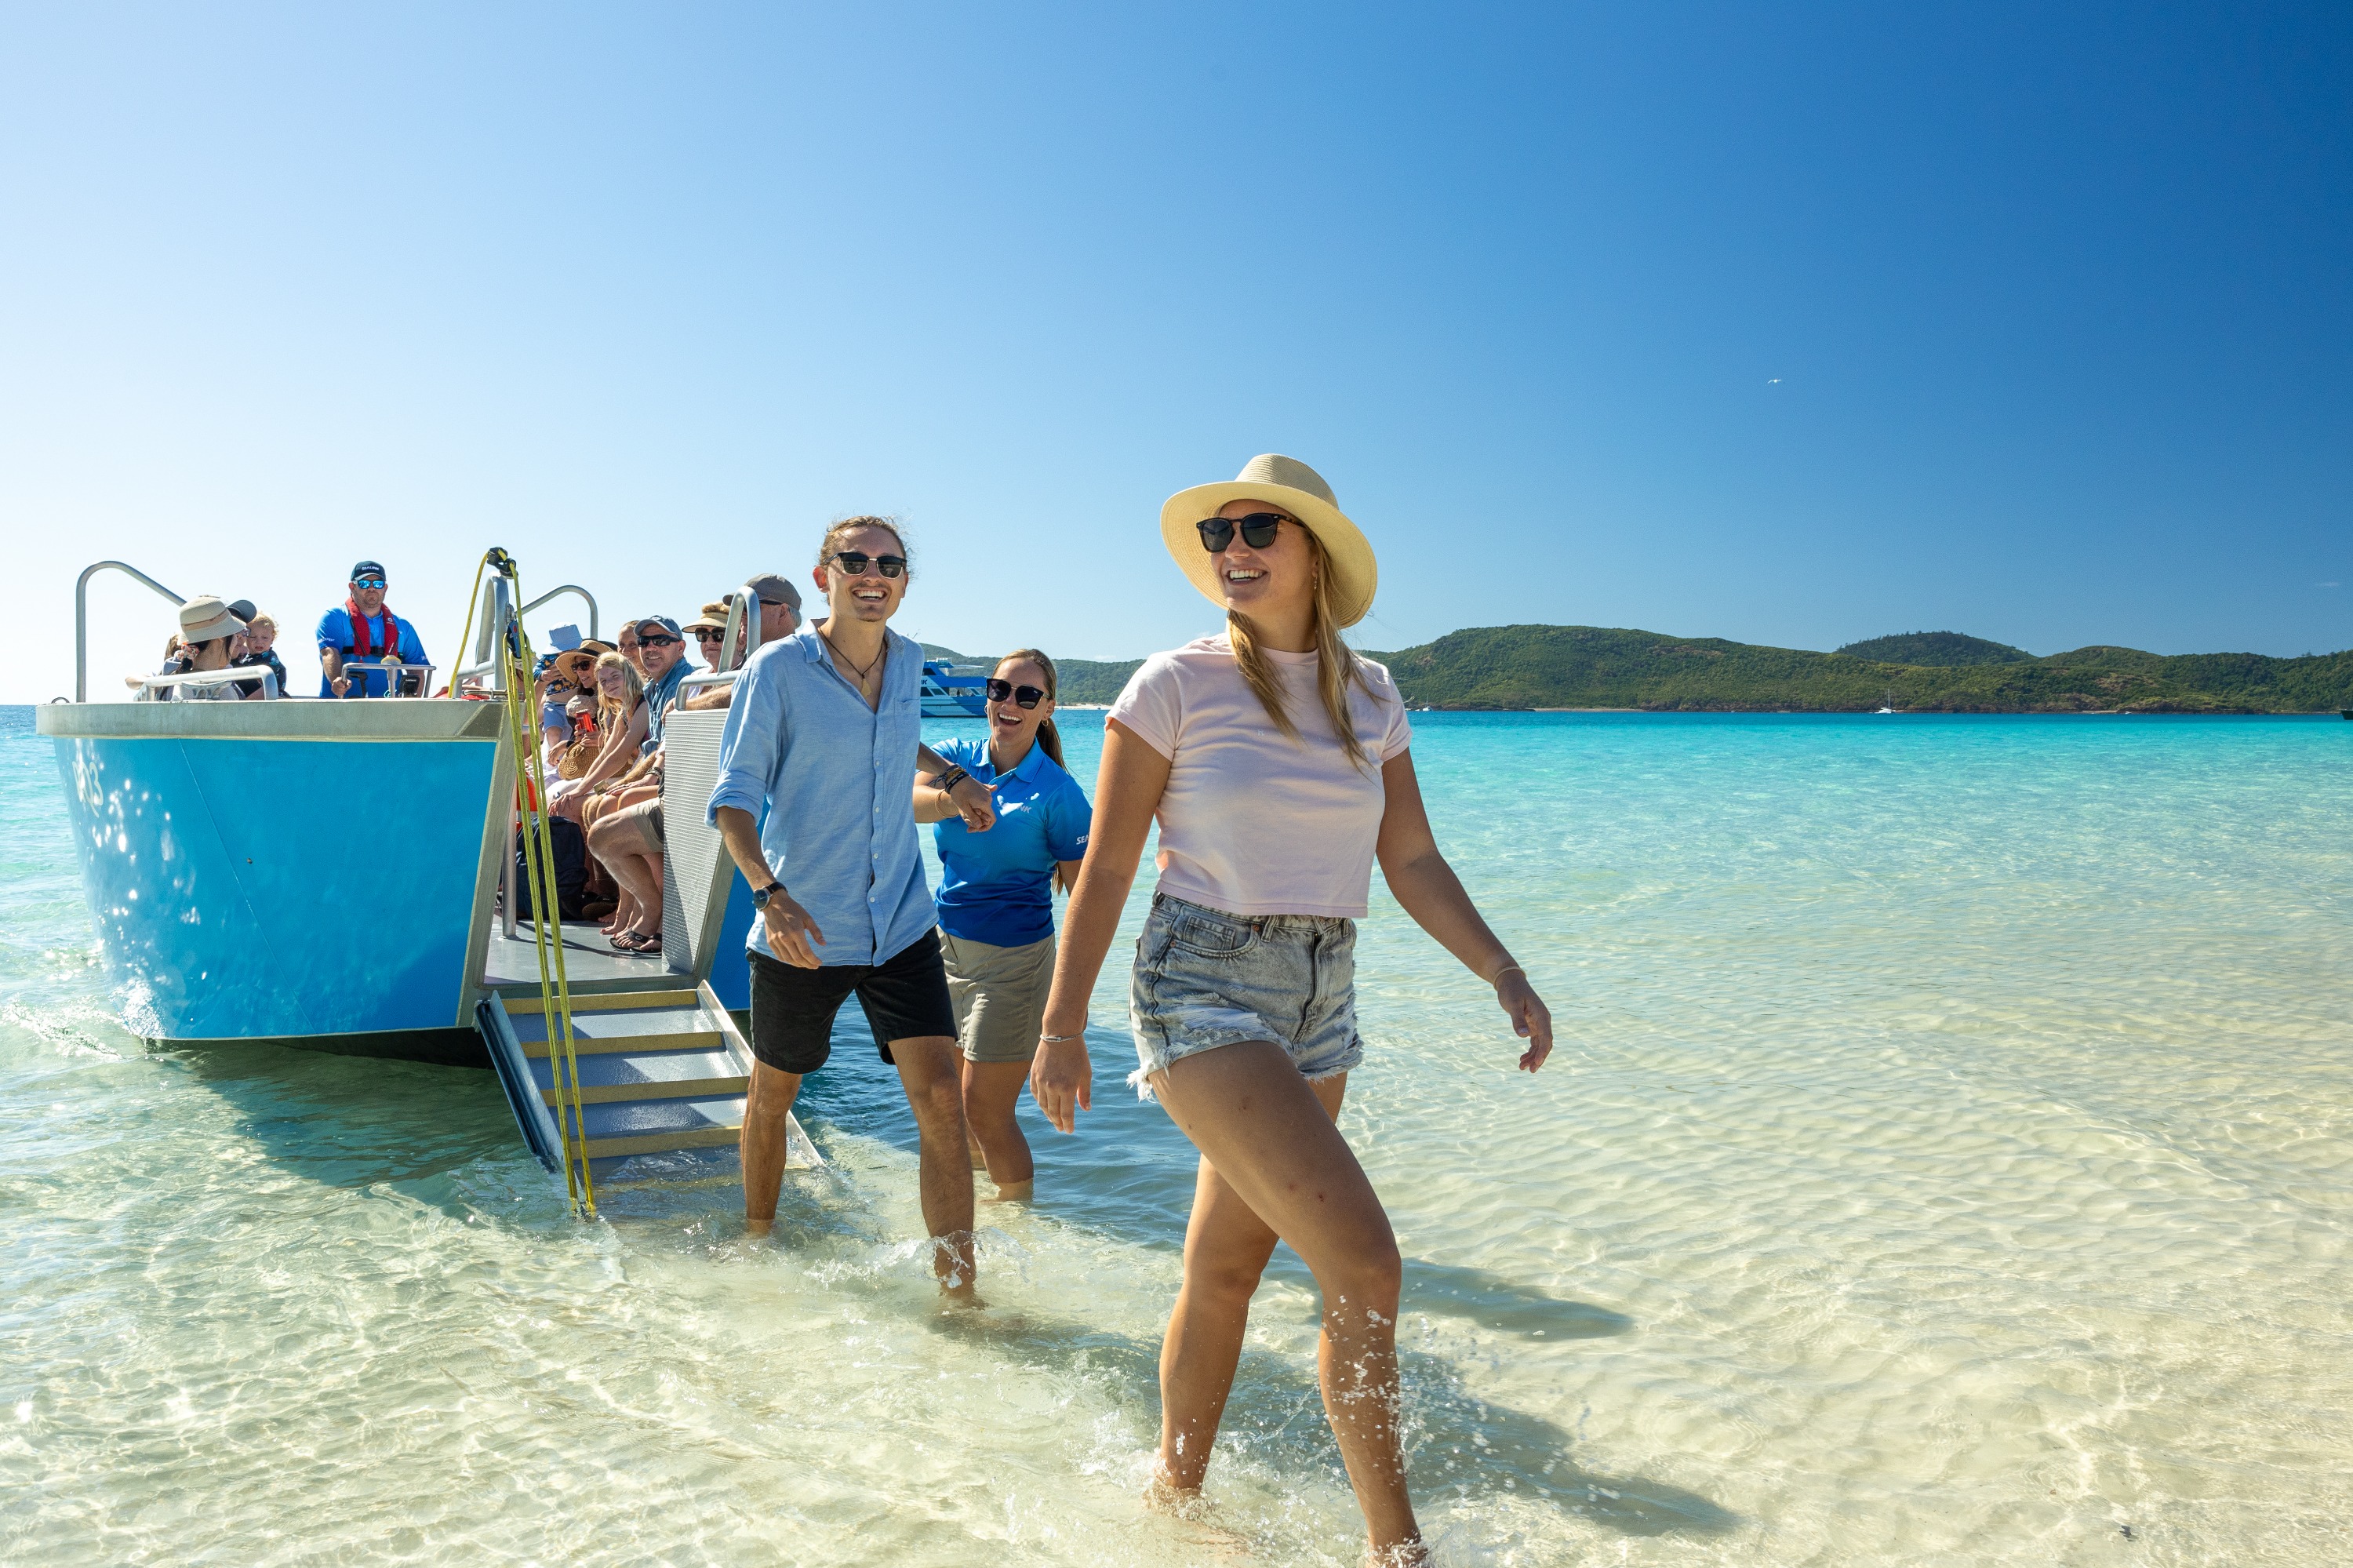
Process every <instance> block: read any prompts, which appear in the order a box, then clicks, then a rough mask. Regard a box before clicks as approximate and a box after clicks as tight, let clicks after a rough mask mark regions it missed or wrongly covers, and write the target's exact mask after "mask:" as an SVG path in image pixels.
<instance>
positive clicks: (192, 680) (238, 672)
mask: <svg viewBox="0 0 2353 1568" xmlns="http://www.w3.org/2000/svg"><path fill="white" fill-rule="evenodd" d="M257 679H258V680H259V681H260V683H261V694H262V695H263V696H265V697H276V696H278V695H280V692H279V690H278V672H277V671H275V670H273V669H271V668H270V667H269V665H267V664H232V665H230V666H229V667H228V668H227V669H226V670H187V671H184V672H182V673H179V674H176V675H143V676H142V677H140V681H139V685H140V689H141V690H142V691H147V692H164V691H169V690H171V689H172V688H174V687H175V686H233V685H237V684H238V683H242V682H246V681H251V680H257ZM150 700H151V701H156V702H161V701H163V700H164V699H163V698H160V697H157V698H151V699H150Z"/></svg>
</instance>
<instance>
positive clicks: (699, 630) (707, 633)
mask: <svg viewBox="0 0 2353 1568" xmlns="http://www.w3.org/2000/svg"><path fill="white" fill-rule="evenodd" d="M726 635H727V633H725V632H724V631H713V630H711V628H709V627H707V626H698V627H696V628H695V629H694V636H695V641H698V642H717V641H721V640H722V639H723V638H724V637H725V636H726Z"/></svg>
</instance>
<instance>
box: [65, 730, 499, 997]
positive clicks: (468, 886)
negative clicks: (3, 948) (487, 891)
mask: <svg viewBox="0 0 2353 1568" xmlns="http://www.w3.org/2000/svg"><path fill="white" fill-rule="evenodd" d="M57 747H58V768H59V769H60V771H61V772H62V773H63V774H64V776H65V783H66V794H67V797H68V800H69V802H70V803H71V808H72V815H73V824H74V842H75V845H76V848H77V849H78V851H79V853H80V856H81V867H82V886H83V889H84V892H85V893H86V895H88V898H89V901H90V916H91V918H92V921H93V922H94V924H95V926H96V927H97V931H98V941H99V949H100V955H101V957H102V959H103V961H104V963H105V966H106V969H107V970H108V973H109V975H110V977H111V979H112V980H113V981H114V983H115V984H116V985H117V986H118V987H119V988H120V989H121V992H122V995H123V1001H124V1004H125V1022H127V1023H128V1024H129V1025H130V1026H131V1028H132V1030H133V1031H134V1032H135V1033H139V1034H142V1035H144V1036H146V1037H147V1038H150V1039H161V1040H217V1039H250V1038H255V1037H264V1038H267V1037H292V1036H305V1035H332V1034H352V1033H375V1032H378V1031H385V1030H400V1029H447V1028H448V1027H450V1026H452V1025H454V1024H457V1023H459V1007H460V1003H461V1001H462V998H463V994H464V991H465V980H466V954H467V948H468V936H469V933H470V927H471V925H472V921H473V912H474V891H475V883H476V876H477V872H478V869H479V866H480V860H481V853H482V814H483V811H484V810H485V809H486V808H487V805H488V802H489V800H490V793H491V769H492V768H493V767H494V766H495V765H496V761H497V747H495V745H493V744H492V743H491V742H488V741H473V740H446V741H398V740H369V741H339V740H300V741H288V740H268V739H251V738H218V739H211V738H207V739H178V738H160V737H153V736H144V737H130V738H90V737H75V738H67V737H63V736H60V737H58V741H57Z"/></svg>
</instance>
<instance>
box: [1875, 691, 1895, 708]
mask: <svg viewBox="0 0 2353 1568" xmlns="http://www.w3.org/2000/svg"><path fill="white" fill-rule="evenodd" d="M1879 711H1880V712H1881V713H1883V714H1892V713H1894V711H1895V688H1894V687H1893V686H1890V687H1888V688H1887V705H1886V706H1885V707H1883V708H1882V709H1880V710H1879Z"/></svg>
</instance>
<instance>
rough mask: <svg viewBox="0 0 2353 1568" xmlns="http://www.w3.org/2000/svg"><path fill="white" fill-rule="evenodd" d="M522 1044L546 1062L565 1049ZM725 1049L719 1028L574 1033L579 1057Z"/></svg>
mask: <svg viewBox="0 0 2353 1568" xmlns="http://www.w3.org/2000/svg"><path fill="white" fill-rule="evenodd" d="M563 1048H564V1046H563V1043H562V1042H561V1041H559V1042H557V1043H556V1044H555V1045H554V1046H553V1047H551V1046H549V1044H547V1042H545V1041H544V1040H526V1041H523V1042H522V1054H524V1055H526V1056H529V1057H532V1058H533V1059H534V1060H545V1059H546V1058H547V1057H548V1056H549V1054H551V1052H552V1051H561V1050H562V1049H563ZM722 1048H723V1047H722V1045H721V1041H720V1035H719V1031H717V1030H716V1029H689V1030H681V1032H679V1033H675V1034H617V1035H613V1036H611V1037H609V1038H607V1039H602V1040H599V1039H597V1038H596V1036H595V1035H592V1034H586V1033H581V1032H580V1031H579V1030H577V1029H575V1030H574V1031H573V1034H572V1054H574V1055H575V1056H593V1055H600V1054H601V1055H611V1054H618V1053H622V1052H628V1053H629V1054H636V1053H638V1052H640V1051H646V1052H653V1051H716V1050H720V1049H722Z"/></svg>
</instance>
